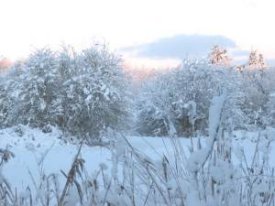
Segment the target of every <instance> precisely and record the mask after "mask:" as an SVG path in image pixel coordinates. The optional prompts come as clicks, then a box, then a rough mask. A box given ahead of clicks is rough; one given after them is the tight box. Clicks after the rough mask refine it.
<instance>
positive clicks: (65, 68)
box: [0, 47, 129, 138]
mask: <svg viewBox="0 0 275 206" xmlns="http://www.w3.org/2000/svg"><path fill="white" fill-rule="evenodd" d="M4 78H5V79H4ZM3 79H4V81H2V82H1V88H0V90H1V94H0V96H1V98H0V102H1V107H0V120H1V127H6V126H12V125H17V124H24V125H30V126H31V127H39V128H44V127H47V125H53V126H59V127H60V128H61V129H62V130H63V131H65V132H69V133H71V134H74V135H76V136H81V137H87V138H99V135H100V132H101V131H103V130H105V129H106V128H108V127H110V128H115V129H123V128H125V127H124V126H125V125H126V124H125V123H126V122H127V117H128V108H129V104H128V102H129V101H128V92H127V88H128V87H127V81H126V78H125V75H124V73H123V71H122V68H121V65H120V59H119V58H117V57H116V56H115V55H114V54H112V53H110V52H109V51H108V50H107V48H106V47H92V48H89V49H86V50H84V51H82V52H79V53H74V52H73V50H72V49H69V48H67V49H64V50H63V51H62V52H53V51H51V50H49V49H42V50H38V51H36V52H35V53H34V54H32V55H31V56H30V57H29V58H28V59H27V60H26V61H25V62H23V63H21V64H17V65H15V66H14V68H13V70H12V71H11V72H10V73H9V74H8V75H7V76H5V77H3Z"/></svg>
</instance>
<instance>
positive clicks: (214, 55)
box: [208, 45, 230, 66]
mask: <svg viewBox="0 0 275 206" xmlns="http://www.w3.org/2000/svg"><path fill="white" fill-rule="evenodd" d="M208 58H209V61H210V63H211V64H214V65H221V66H228V65H229V64H230V58H229V56H228V53H227V50H226V49H223V48H221V47H219V46H218V45H215V46H214V47H213V48H212V50H211V53H210V54H209V57H208Z"/></svg>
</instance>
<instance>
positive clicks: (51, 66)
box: [0, 46, 275, 140]
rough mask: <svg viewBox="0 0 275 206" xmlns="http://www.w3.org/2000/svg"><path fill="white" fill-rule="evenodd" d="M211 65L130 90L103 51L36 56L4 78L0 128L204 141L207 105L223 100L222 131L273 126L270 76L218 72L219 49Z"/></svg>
mask: <svg viewBox="0 0 275 206" xmlns="http://www.w3.org/2000/svg"><path fill="white" fill-rule="evenodd" d="M252 57H253V56H252ZM252 57H250V59H252V60H253V58H252ZM254 57H255V58H256V56H255V55H254ZM210 58H211V59H210V61H196V62H194V61H193V62H190V61H185V62H183V63H182V65H181V66H179V67H178V68H175V69H172V70H167V71H161V72H158V73H155V74H154V75H153V76H151V77H150V78H147V79H146V80H144V82H143V84H142V86H141V87H140V88H134V90H133V88H132V85H131V84H130V80H129V76H127V74H125V72H124V71H123V68H122V64H121V63H122V62H121V59H119V58H118V57H117V56H116V55H115V54H113V53H112V52H110V51H108V49H107V48H106V47H105V46H96V47H92V48H89V49H86V50H83V51H80V52H75V51H74V50H73V49H72V48H69V47H68V48H64V49H63V50H62V51H60V52H54V51H52V50H50V49H41V50H38V51H36V52H34V53H33V54H32V55H30V56H29V58H28V59H26V60H25V61H24V62H18V63H16V64H15V65H13V67H12V68H11V69H10V72H9V73H8V74H6V75H5V76H2V77H1V82H0V126H1V128H6V127H11V126H14V125H19V124H24V125H29V126H31V127H39V128H41V129H43V131H45V132H47V131H48V130H50V127H49V126H57V127H59V128H60V129H61V130H62V131H64V133H66V134H71V135H75V136H78V137H85V138H87V139H89V140H99V139H100V137H101V133H102V132H104V131H105V130H106V129H107V128H111V129H114V130H117V131H122V130H125V131H126V130H128V131H129V130H130V131H131V132H135V134H140V135H147V136H167V135H178V136H189V135H195V134H199V133H200V134H201V133H203V134H207V130H208V121H209V120H208V114H209V107H210V100H211V99H212V98H213V97H214V96H216V95H219V94H220V93H222V92H223V93H224V92H226V94H227V100H226V102H225V107H224V111H223V113H224V121H223V123H224V124H225V126H226V127H227V128H230V129H232V130H234V129H253V128H258V127H261V128H264V127H267V126H272V125H273V124H274V117H275V116H274V106H275V99H274V95H273V92H274V88H275V87H274V86H275V85H274V84H275V81H274V76H275V75H274V74H275V71H274V69H271V68H264V69H263V67H261V68H259V69H257V67H258V66H257V64H256V63H257V62H256V63H254V64H253V63H251V62H249V63H248V64H247V65H243V66H242V67H241V68H240V67H232V66H230V65H229V64H227V63H226V64H223V60H226V61H227V60H228V58H227V57H226V52H224V50H219V49H218V48H217V47H215V48H214V50H213V52H212V53H211V56H210ZM255 58H254V60H255ZM214 60H215V61H214ZM252 60H251V61H252Z"/></svg>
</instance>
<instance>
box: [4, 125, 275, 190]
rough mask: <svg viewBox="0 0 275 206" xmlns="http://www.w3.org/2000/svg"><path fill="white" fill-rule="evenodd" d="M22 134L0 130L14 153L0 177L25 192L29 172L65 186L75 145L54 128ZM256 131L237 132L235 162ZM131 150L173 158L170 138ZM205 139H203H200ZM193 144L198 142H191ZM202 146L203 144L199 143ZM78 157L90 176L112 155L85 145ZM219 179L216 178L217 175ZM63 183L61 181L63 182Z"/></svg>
mask: <svg viewBox="0 0 275 206" xmlns="http://www.w3.org/2000/svg"><path fill="white" fill-rule="evenodd" d="M21 130H22V131H23V133H22V134H19V133H18V132H16V127H14V128H8V129H4V130H0V148H2V149H5V148H8V149H9V150H10V151H11V152H13V153H14V155H15V157H14V158H12V159H10V160H9V162H8V163H6V164H5V165H4V166H3V169H2V174H3V175H4V177H5V178H6V179H7V180H8V181H9V183H10V184H11V185H12V186H13V187H14V188H15V187H16V189H17V190H18V191H21V190H22V191H24V190H25V189H26V187H27V186H30V187H33V182H32V180H31V178H30V173H31V175H32V176H33V177H34V179H35V181H38V180H39V174H40V171H41V170H43V171H44V173H45V174H51V173H55V174H59V175H60V179H61V184H63V183H64V181H65V180H64V179H65V178H64V177H63V176H62V174H61V172H60V171H61V170H63V171H64V172H65V173H67V172H68V171H69V169H70V166H71V163H72V161H73V158H74V156H75V154H76V153H77V150H78V146H77V144H73V143H71V142H67V141H66V142H65V141H64V140H62V139H61V138H60V137H61V136H62V133H61V132H60V131H59V130H57V129H53V131H52V132H51V133H43V132H42V131H41V130H39V129H31V128H28V127H25V126H21ZM261 133H262V134H263V133H264V134H265V135H263V136H269V137H275V129H271V128H270V129H267V130H265V131H261ZM258 134H259V132H246V131H237V132H235V133H234V137H233V138H234V139H233V147H234V152H233V154H234V157H233V162H234V161H235V163H236V164H238V161H239V160H240V159H241V158H242V157H241V155H240V153H241V152H242V151H244V153H245V154H246V156H247V160H248V163H249V162H250V161H251V159H252V156H253V152H254V150H255V148H256V143H255V142H256V140H257V137H258ZM127 138H128V140H129V142H130V143H131V144H132V145H133V147H135V148H137V150H138V151H140V152H142V153H144V154H145V155H146V156H147V157H150V158H151V159H152V160H156V161H157V160H160V159H161V158H162V157H163V154H164V155H166V157H168V158H169V157H171V159H173V157H172V156H173V155H174V153H173V147H172V144H171V140H170V139H169V138H160V137H127ZM201 139H202V140H203V139H206V138H203V137H202V138H201ZM194 141H195V142H196V141H197V139H194ZM179 142H180V143H181V144H182V146H183V150H184V152H185V153H186V155H187V158H188V156H189V154H190V153H189V150H188V148H189V146H190V144H191V143H190V139H187V138H181V139H180V141H179ZM202 142H203V143H202V144H203V145H205V143H206V142H205V141H202ZM261 142H262V144H260V147H262V148H263V147H265V142H266V140H265V139H263V140H261ZM274 147H275V143H274V141H272V143H271V147H270V148H271V149H270V150H269V151H268V152H269V154H268V155H269V157H270V159H269V160H270V163H271V166H273V167H275V149H274ZM81 157H82V158H83V159H85V168H86V170H87V172H88V174H92V173H94V172H95V171H97V170H99V168H100V165H101V166H102V165H104V166H105V165H106V166H107V167H108V168H111V165H112V161H113V160H112V156H111V152H110V151H109V150H108V149H106V148H103V147H100V146H93V147H91V146H86V145H84V146H83V148H82V151H81ZM217 178H219V176H217ZM62 181H63V182H62Z"/></svg>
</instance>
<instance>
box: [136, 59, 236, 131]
mask: <svg viewBox="0 0 275 206" xmlns="http://www.w3.org/2000/svg"><path fill="white" fill-rule="evenodd" d="M238 78H240V74H239V73H238V72H237V71H235V70H233V69H232V68H229V67H220V66H213V65H209V64H208V63H206V62H205V61H200V62H191V63H190V62H186V63H184V64H183V65H182V66H181V67H180V68H176V69H174V70H172V71H169V72H166V73H164V74H160V75H158V76H156V77H154V78H153V79H152V80H150V82H149V83H147V84H145V86H144V88H143V94H142V95H143V96H142V98H141V100H140V102H141V103H139V105H140V106H138V109H139V111H140V113H139V118H138V131H139V132H140V133H141V134H144V133H146V134H147V135H167V134H171V133H174V134H175V133H177V134H178V135H190V134H193V133H194V132H195V131H196V130H200V131H205V130H206V129H207V125H208V109H209V105H210V100H211V99H212V97H213V96H214V95H216V94H219V92H220V91H221V90H223V89H227V90H228V92H229V93H230V95H231V97H232V98H231V104H230V105H228V107H230V109H228V112H230V111H231V110H234V109H236V108H237V107H236V108H233V107H232V106H233V105H234V104H232V103H233V102H235V101H237V97H238V96H239V88H240V87H239V83H238V81H237V79H238ZM232 113H234V112H232ZM233 116H234V115H233ZM232 118H233V117H232ZM234 118H237V116H236V117H234ZM238 118H239V117H238ZM147 131H148V132H147ZM150 131H151V133H150ZM154 131H160V133H154Z"/></svg>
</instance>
